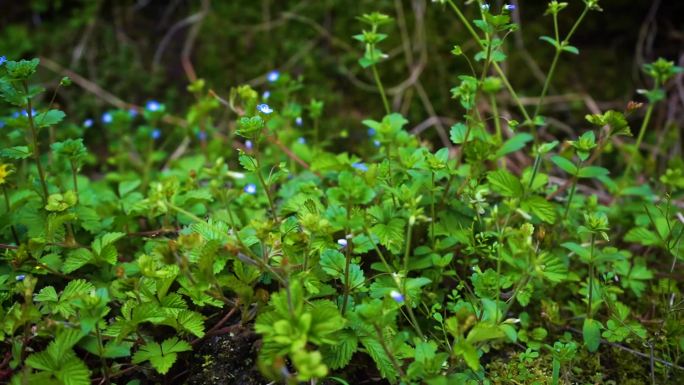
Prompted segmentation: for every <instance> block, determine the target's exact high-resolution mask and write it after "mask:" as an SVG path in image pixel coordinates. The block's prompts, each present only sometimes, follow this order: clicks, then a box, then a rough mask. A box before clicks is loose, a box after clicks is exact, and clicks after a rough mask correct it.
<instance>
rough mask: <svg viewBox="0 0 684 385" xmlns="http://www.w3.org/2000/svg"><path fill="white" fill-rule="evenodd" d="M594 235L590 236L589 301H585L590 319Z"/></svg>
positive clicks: (592, 292) (592, 288) (592, 289)
mask: <svg viewBox="0 0 684 385" xmlns="http://www.w3.org/2000/svg"><path fill="white" fill-rule="evenodd" d="M595 243H596V235H595V234H591V249H590V252H589V300H588V301H587V318H591V303H592V300H593V294H594V244H595Z"/></svg>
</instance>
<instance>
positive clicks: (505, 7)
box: [503, 4, 515, 11]
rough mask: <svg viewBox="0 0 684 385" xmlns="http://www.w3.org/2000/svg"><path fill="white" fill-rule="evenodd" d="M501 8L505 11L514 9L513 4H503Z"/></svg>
mask: <svg viewBox="0 0 684 385" xmlns="http://www.w3.org/2000/svg"><path fill="white" fill-rule="evenodd" d="M503 9H504V10H506V11H515V4H506V5H504V6H503Z"/></svg>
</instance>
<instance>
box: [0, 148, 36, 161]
mask: <svg viewBox="0 0 684 385" xmlns="http://www.w3.org/2000/svg"><path fill="white" fill-rule="evenodd" d="M31 155H33V153H32V152H31V151H30V150H29V148H28V147H26V146H15V147H10V148H4V149H2V150H0V157H3V158H9V159H26V158H28V157H30V156H31Z"/></svg>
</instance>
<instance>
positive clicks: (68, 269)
mask: <svg viewBox="0 0 684 385" xmlns="http://www.w3.org/2000/svg"><path fill="white" fill-rule="evenodd" d="M94 258H95V256H94V255H93V253H91V252H90V250H88V249H85V248H80V249H76V250H73V251H71V252H69V254H68V255H67V258H66V261H64V264H63V265H62V273H64V274H69V273H72V272H74V271H76V270H78V269H80V268H81V267H83V266H85V265H87V264H88V263H90V262H92V261H93V260H94Z"/></svg>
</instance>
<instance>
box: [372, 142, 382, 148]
mask: <svg viewBox="0 0 684 385" xmlns="http://www.w3.org/2000/svg"><path fill="white" fill-rule="evenodd" d="M380 144H381V143H380V141H379V140H374V141H373V146H375V147H380Z"/></svg>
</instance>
